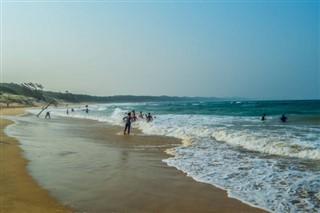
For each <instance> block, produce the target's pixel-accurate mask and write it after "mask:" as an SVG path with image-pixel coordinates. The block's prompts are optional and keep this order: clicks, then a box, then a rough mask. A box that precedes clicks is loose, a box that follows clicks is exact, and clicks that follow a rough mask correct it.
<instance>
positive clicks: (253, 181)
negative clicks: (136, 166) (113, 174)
mask: <svg viewBox="0 0 320 213" xmlns="http://www.w3.org/2000/svg"><path fill="white" fill-rule="evenodd" d="M71 108H72V106H69V107H68V111H69V113H68V114H67V113H66V112H67V107H64V108H51V109H49V111H50V113H51V116H52V117H73V118H79V119H90V120H97V121H100V122H102V123H108V124H111V125H116V126H118V125H120V126H124V122H123V120H122V118H123V117H124V116H125V115H126V113H128V112H131V111H132V110H135V112H136V115H138V113H139V112H140V111H142V112H143V114H144V115H145V114H146V113H149V112H150V113H151V114H152V116H153V117H154V119H153V121H152V122H146V120H145V119H138V120H137V121H136V122H134V123H133V124H132V128H134V129H140V130H141V131H142V132H143V134H147V135H161V136H170V137H175V138H178V139H181V141H182V143H181V145H178V146H176V147H174V148H171V149H168V150H166V152H167V153H168V154H170V155H171V157H169V158H167V159H163V162H165V163H167V164H168V166H172V167H175V168H177V169H178V170H181V171H183V172H184V173H185V174H186V175H188V176H190V177H192V178H193V179H194V180H195V181H198V182H202V183H207V184H211V185H214V186H216V187H219V188H222V189H224V190H226V191H227V192H228V196H229V197H232V198H236V199H238V200H241V201H242V202H244V203H247V204H249V205H251V206H255V207H258V208H262V209H265V210H267V211H270V212H319V209H320V101H319V100H310V101H223V102H159V103H108V104H96V105H89V113H86V112H85V107H84V106H83V107H73V108H74V112H71ZM30 112H31V113H33V114H37V113H38V112H39V110H31V111H30ZM264 113H265V114H266V116H265V118H266V120H264V121H262V120H261V117H262V115H263V114H264ZM44 114H45V112H44V113H43V115H42V116H44ZM282 114H285V116H286V117H287V122H285V123H283V122H281V121H280V117H281V115H282ZM131 137H134V135H133V136H131Z"/></svg>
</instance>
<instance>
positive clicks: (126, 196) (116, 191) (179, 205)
mask: <svg viewBox="0 0 320 213" xmlns="http://www.w3.org/2000/svg"><path fill="white" fill-rule="evenodd" d="M3 113H4V114H6V113H8V112H6V111H3ZM41 122H48V125H52V126H50V128H46V129H47V130H46V131H45V130H44V129H41V132H45V133H43V134H46V136H48V135H60V137H62V139H64V142H65V143H68V142H70V143H71V142H72V141H71V140H69V139H68V138H71V137H75V136H76V137H79V138H83V139H84V140H87V141H90V143H96V144H99V145H101V149H103V151H104V156H105V159H104V160H105V161H106V163H105V164H104V165H105V167H104V168H103V170H104V171H103V172H104V173H102V174H103V175H101V173H99V174H98V175H97V176H96V177H97V179H98V178H101V176H103V179H102V180H103V182H99V181H97V182H96V184H93V183H89V180H88V182H87V183H86V178H83V179H80V180H81V181H80V182H81V184H83V185H86V186H89V189H88V190H82V191H81V189H79V187H78V188H77V187H74V188H76V189H74V188H72V186H71V185H70V184H72V182H74V181H73V180H68V181H69V182H68V181H65V182H64V183H60V182H57V183H55V181H56V178H53V177H54V175H55V174H53V173H52V174H47V176H48V177H52V180H49V181H50V184H52V185H53V186H54V187H52V191H51V188H50V187H46V186H45V185H43V184H42V185H43V187H44V188H47V189H48V190H49V191H50V194H53V195H54V197H55V198H56V199H57V200H59V202H61V203H65V202H67V203H68V204H69V205H70V206H73V207H74V208H75V209H76V210H77V211H79V212H83V211H85V212H88V213H95V212H137V213H138V212H139V213H140V212H170V213H171V212H264V211H263V210H260V209H257V208H253V207H251V206H248V205H246V204H244V203H242V202H240V201H238V200H235V199H231V198H228V197H227V193H226V192H225V191H223V190H220V189H218V188H216V187H214V186H212V185H208V184H203V183H199V182H196V181H195V180H193V179H192V178H190V177H187V176H186V175H185V174H184V173H182V172H181V171H178V170H177V169H176V168H173V167H169V166H167V164H165V163H164V162H162V159H165V158H168V157H170V156H169V155H167V154H165V152H164V150H165V149H167V148H170V147H174V146H176V145H177V144H180V141H179V140H177V139H174V138H168V137H157V136H146V135H142V134H140V132H139V131H137V130H136V129H132V133H133V135H130V136H124V135H122V134H121V133H122V128H120V127H113V126H107V125H105V124H103V123H99V122H95V121H88V120H78V119H72V118H70V119H52V120H50V121H49V120H48V121H44V120H41ZM49 122H50V123H49ZM61 122H64V127H63V129H64V130H65V132H64V133H62V131H64V130H61V129H59V130H57V129H55V128H54V127H56V126H57V124H59V123H61ZM66 123H67V124H66ZM7 124H9V121H7V120H2V125H1V128H3V127H4V126H5V125H7ZM42 126H43V125H39V127H38V128H41V127H42ZM57 131H60V133H61V134H59V133H58V132H57ZM57 137H59V136H57ZM1 147H2V148H1V149H2V151H1V156H2V157H1V177H3V178H1V179H3V181H2V183H1V185H2V187H1V188H2V190H1V200H2V204H1V212H69V211H71V209H68V208H66V207H64V206H62V205H61V204H59V202H58V201H56V200H54V199H53V198H52V197H50V195H49V194H48V192H46V191H45V190H43V189H42V188H40V187H39V185H38V184H37V183H36V182H35V181H34V180H33V179H32V178H31V177H30V176H29V175H28V173H27V169H26V164H27V162H26V160H24V159H23V158H22V155H21V149H20V148H19V146H18V142H17V141H16V140H14V139H13V138H9V137H7V136H5V135H3V136H2V139H1ZM9 149H12V150H13V151H12V152H9ZM81 154H83V153H81ZM75 155H76V154H75ZM70 159H71V158H69V160H70ZM78 159H80V158H78ZM11 169H12V170H13V171H11ZM61 173H63V172H61ZM92 173H94V172H92ZM33 175H37V174H36V173H35V174H33ZM71 176H72V175H71V174H70V176H68V174H66V175H65V176H64V177H63V178H72V177H71ZM38 178H39V179H40V181H41V178H43V177H41V176H39V177H38ZM77 178H81V177H77ZM35 179H37V177H36V178H35ZM55 184H56V186H55ZM63 184H65V185H63ZM57 185H59V186H57ZM68 186H70V188H68ZM58 187H60V188H62V190H56V191H54V190H55V188H58ZM71 188H72V189H71ZM90 189H91V191H90ZM72 190H73V191H72ZM76 190H78V191H76ZM68 191H69V192H68ZM79 192H81V193H79ZM68 193H69V194H68ZM86 193H87V194H89V193H90V196H91V198H90V199H87V195H86ZM31 194H32V196H30V195H31ZM70 194H71V195H70ZM81 194H84V195H81ZM38 195H39V196H38Z"/></svg>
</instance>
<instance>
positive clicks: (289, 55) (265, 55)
mask: <svg viewBox="0 0 320 213" xmlns="http://www.w3.org/2000/svg"><path fill="white" fill-rule="evenodd" d="M319 11H320V3H319V1H289V2H288V1H287V2H284V1H271V2H264V1H255V2H251V1H242V2H237V1H228V2H223V1H211V2H208V1H202V2H197V1H192V2H188V1H184V2H177V1H172V2H171V1H166V2H160V1H149V2H143V1H138V2H128V1H127V2H110V1H109V2H108V1H104V2H98V1H95V2H92V1H87V2H86V1H81V2H79V1H78V2H72V1H68V2H64V1H59V2H57V1H54V0H51V1H45V2H44V1H43V2H37V1H32V2H31V1H29V2H24V1H17V2H12V1H2V14H1V17H2V19H1V20H2V81H3V82H15V83H22V82H30V81H32V82H35V83H41V84H42V85H43V86H44V87H45V89H46V90H52V91H61V92H64V91H66V90H68V91H69V92H72V93H85V94H91V95H127V94H132V95H174V96H216V97H231V96H241V97H248V98H255V99H314V98H318V99H319V98H320V74H319V73H320V67H319V61H320V57H319V49H320V46H319V28H320V26H319Z"/></svg>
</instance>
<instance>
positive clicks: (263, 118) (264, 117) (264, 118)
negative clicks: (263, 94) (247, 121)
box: [261, 113, 266, 121]
mask: <svg viewBox="0 0 320 213" xmlns="http://www.w3.org/2000/svg"><path fill="white" fill-rule="evenodd" d="M261 120H262V121H264V120H266V113H264V114H263V115H262V118H261Z"/></svg>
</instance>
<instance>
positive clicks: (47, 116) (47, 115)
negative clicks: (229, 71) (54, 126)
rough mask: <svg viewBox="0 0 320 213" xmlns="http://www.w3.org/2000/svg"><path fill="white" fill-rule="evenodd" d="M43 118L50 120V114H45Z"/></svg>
mask: <svg viewBox="0 0 320 213" xmlns="http://www.w3.org/2000/svg"><path fill="white" fill-rule="evenodd" d="M44 118H45V119H47V118H49V119H50V112H49V111H48V112H47V113H46V116H45V117H44Z"/></svg>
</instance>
